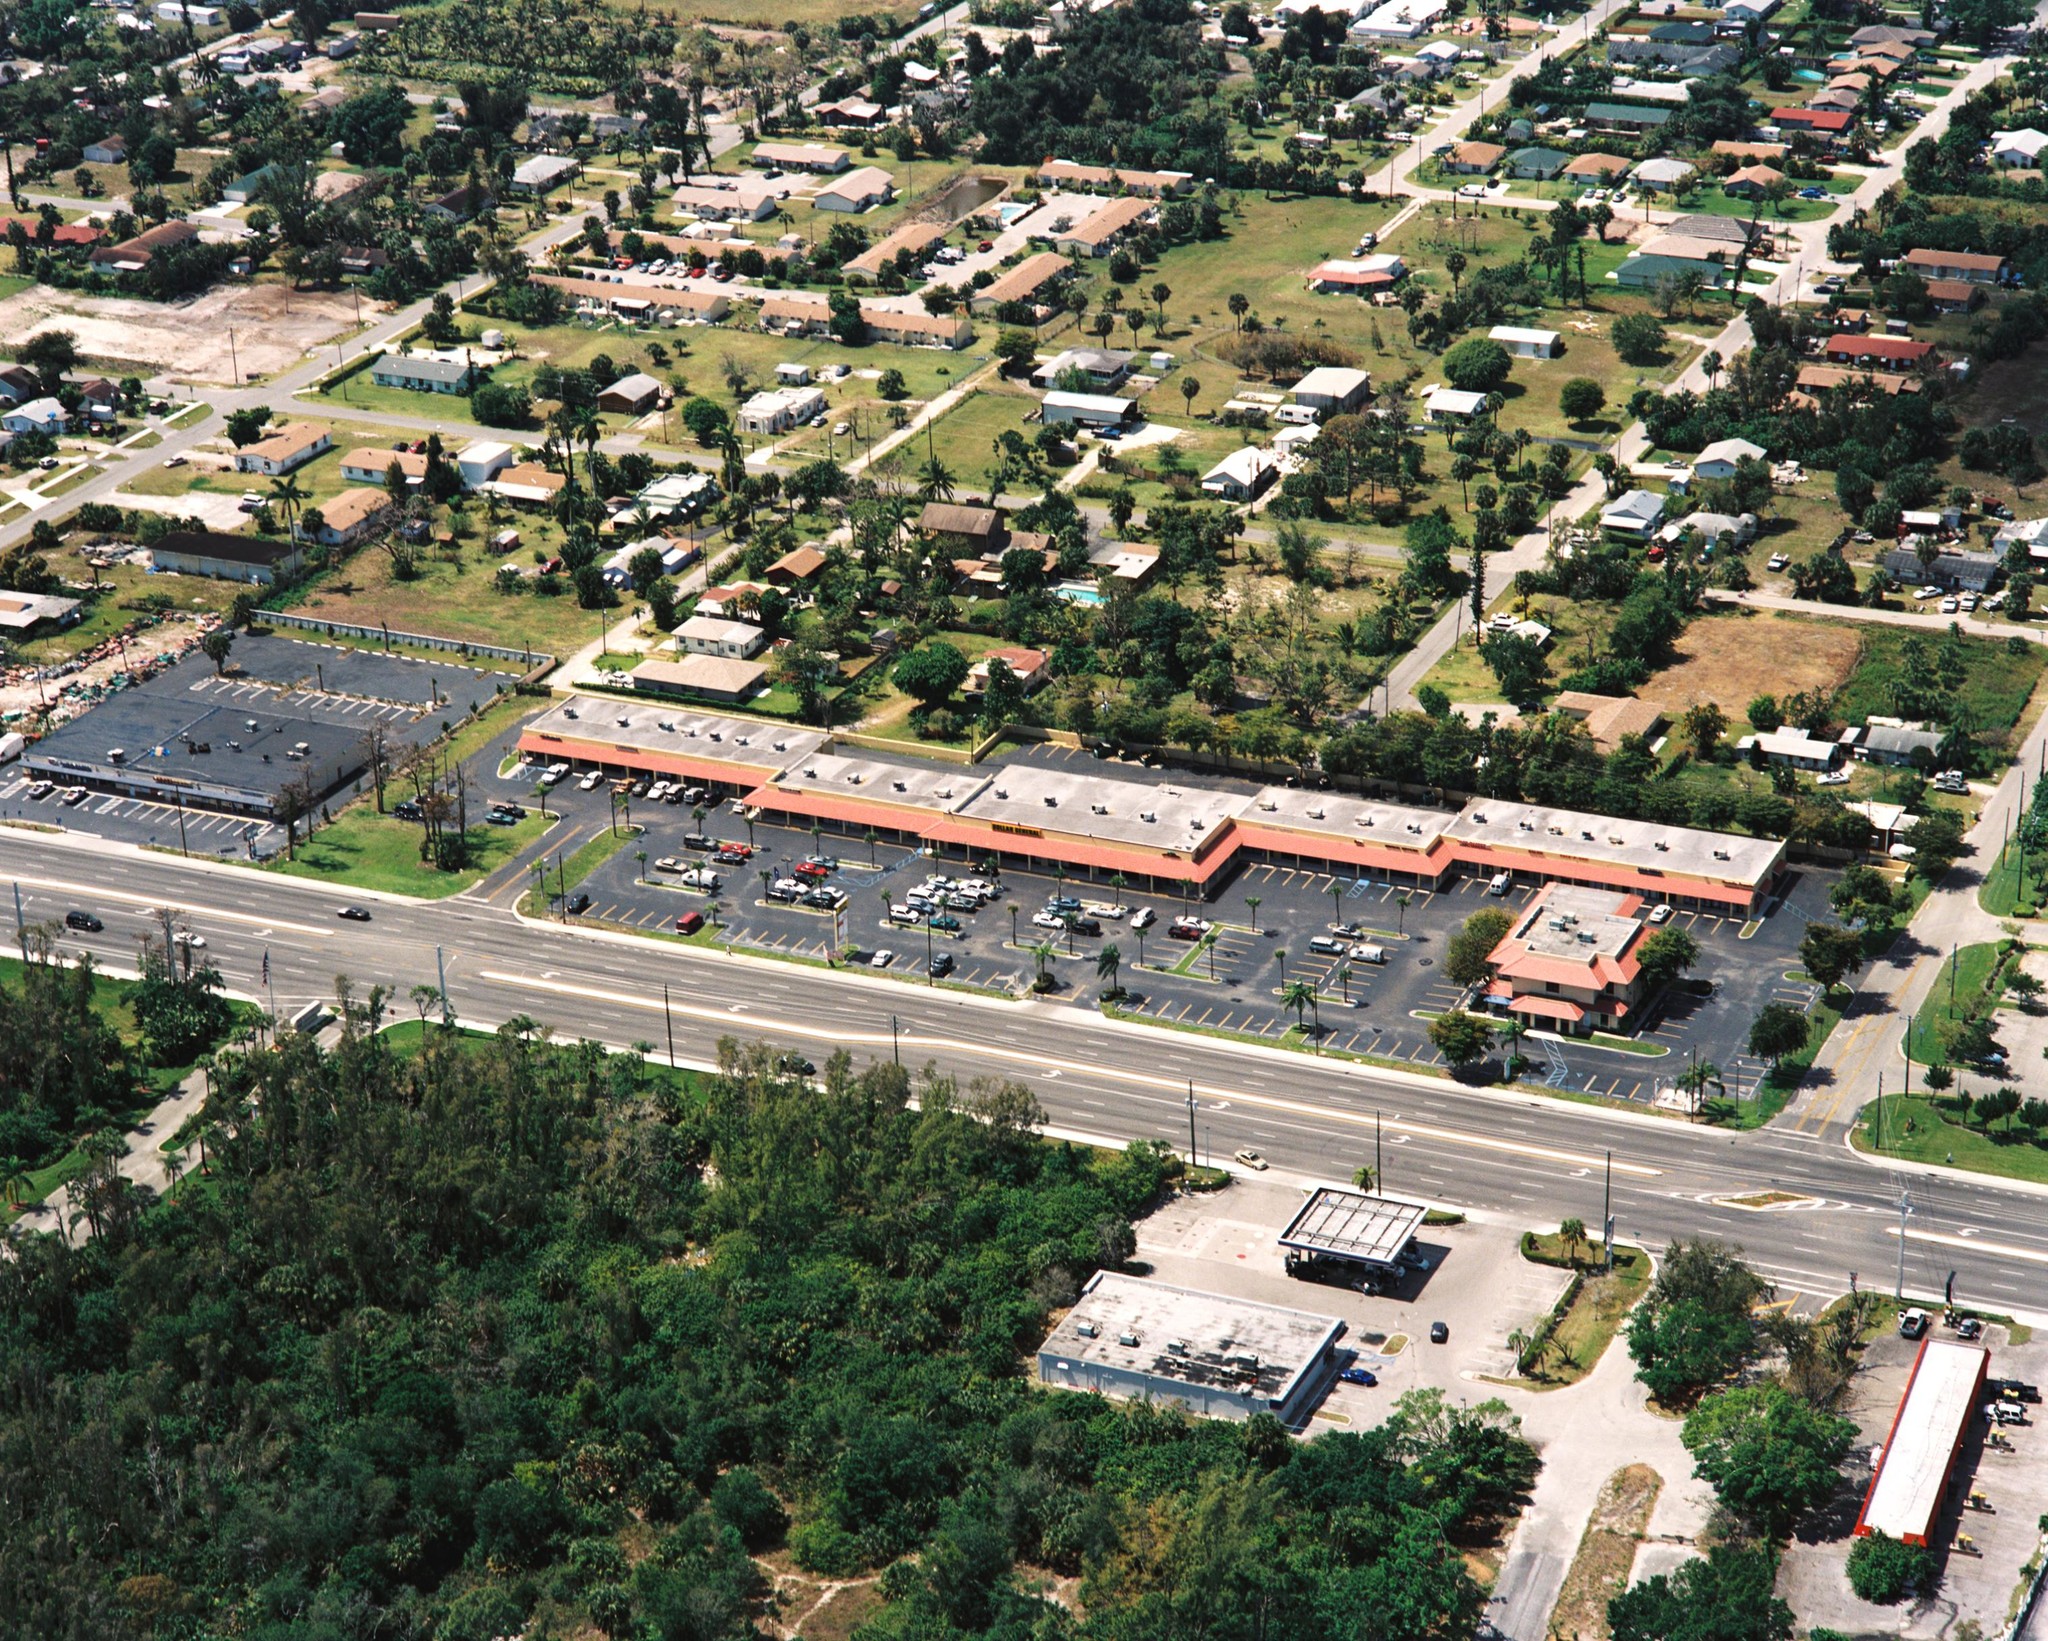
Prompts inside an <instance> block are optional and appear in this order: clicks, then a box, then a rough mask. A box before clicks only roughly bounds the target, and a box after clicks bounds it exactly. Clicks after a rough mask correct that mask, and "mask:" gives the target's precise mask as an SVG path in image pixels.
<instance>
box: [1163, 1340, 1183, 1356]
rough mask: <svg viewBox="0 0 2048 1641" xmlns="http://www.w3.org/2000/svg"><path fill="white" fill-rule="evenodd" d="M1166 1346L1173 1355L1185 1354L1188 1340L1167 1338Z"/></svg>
mask: <svg viewBox="0 0 2048 1641" xmlns="http://www.w3.org/2000/svg"><path fill="white" fill-rule="evenodd" d="M1166 1348H1167V1351H1168V1352H1169V1353H1170V1354H1172V1355H1174V1356H1185V1355H1187V1353H1188V1342H1187V1341H1186V1340H1185V1339H1169V1340H1167V1341H1166Z"/></svg>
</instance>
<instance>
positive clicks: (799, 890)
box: [768, 877, 804, 901]
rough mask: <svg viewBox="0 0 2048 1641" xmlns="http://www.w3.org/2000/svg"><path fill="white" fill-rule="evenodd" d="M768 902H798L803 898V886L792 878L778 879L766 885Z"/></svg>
mask: <svg viewBox="0 0 2048 1641" xmlns="http://www.w3.org/2000/svg"><path fill="white" fill-rule="evenodd" d="M768 898H769V899H770V900H787V901H799V900H802V899H803V898H804V886H803V884H802V883H800V882H799V881H798V880H797V879H795V878H793V877H779V878H777V879H776V880H775V881H774V882H773V883H771V884H769V885H768Z"/></svg>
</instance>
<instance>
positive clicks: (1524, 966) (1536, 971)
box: [1495, 936, 1642, 986]
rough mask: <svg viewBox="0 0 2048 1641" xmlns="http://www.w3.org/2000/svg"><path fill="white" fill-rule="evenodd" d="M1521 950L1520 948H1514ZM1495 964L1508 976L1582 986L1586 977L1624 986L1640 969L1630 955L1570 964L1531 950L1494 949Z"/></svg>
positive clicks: (1532, 983)
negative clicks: (1621, 960)
mask: <svg viewBox="0 0 2048 1641" xmlns="http://www.w3.org/2000/svg"><path fill="white" fill-rule="evenodd" d="M1512 939H1513V937H1512V936H1510V937H1509V939H1507V940H1503V941H1502V942H1501V945H1502V946H1508V945H1509V944H1511V942H1512ZM1516 951H1517V952H1520V948H1516ZM1495 961H1496V967H1497V968H1498V970H1499V972H1500V973H1502V974H1504V975H1507V976H1509V977H1510V978H1511V979H1515V980H1522V981H1526V982H1528V983H1529V984H1531V985H1541V984H1542V983H1543V982H1544V981H1546V980H1555V981H1556V982H1557V983H1558V984H1559V985H1560V986H1583V985H1585V984H1586V981H1587V979H1588V977H1590V978H1592V979H1595V980H1598V981H1599V982H1600V983H1601V984H1602V985H1606V986H1625V985H1627V984H1628V983H1629V982H1630V981H1631V980H1633V979H1634V978H1635V977H1636V975H1637V974H1639V973H1640V972H1641V971H1642V965H1641V964H1640V963H1638V962H1636V961H1635V960H1634V959H1633V958H1631V959H1629V960H1628V961H1627V962H1626V963H1617V962H1616V961H1615V960H1614V959H1613V958H1611V957H1604V956H1603V957H1594V958H1591V959H1589V960H1588V961H1586V962H1584V963H1573V962H1570V961H1568V960H1566V959H1565V958H1562V957H1539V956H1537V955H1535V954H1534V953H1530V952H1520V955H1515V954H1514V953H1511V954H1510V955H1508V956H1507V957H1501V956H1500V955H1499V952H1498V950H1496V952H1495Z"/></svg>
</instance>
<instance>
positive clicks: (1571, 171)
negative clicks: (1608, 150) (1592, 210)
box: [1564, 154, 1629, 181]
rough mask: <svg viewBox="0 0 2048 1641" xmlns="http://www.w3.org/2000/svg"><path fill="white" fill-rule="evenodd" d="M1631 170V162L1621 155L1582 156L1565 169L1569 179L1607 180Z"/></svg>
mask: <svg viewBox="0 0 2048 1641" xmlns="http://www.w3.org/2000/svg"><path fill="white" fill-rule="evenodd" d="M1628 168H1629V161H1627V160H1625V159H1623V158H1622V157H1621V156H1620V155H1619V154H1581V155H1579V157H1578V158H1577V159H1575V160H1573V161H1572V162H1571V164H1569V165H1567V166H1566V167H1565V168H1564V174H1565V175H1566V176H1568V177H1596V178H1599V179H1601V180H1603V181H1604V180H1605V179H1606V178H1608V177H1618V176H1620V175H1621V174H1622V173H1623V172H1625V171H1626V170H1627V169H1628Z"/></svg>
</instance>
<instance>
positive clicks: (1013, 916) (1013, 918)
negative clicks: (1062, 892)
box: [882, 895, 1017, 946]
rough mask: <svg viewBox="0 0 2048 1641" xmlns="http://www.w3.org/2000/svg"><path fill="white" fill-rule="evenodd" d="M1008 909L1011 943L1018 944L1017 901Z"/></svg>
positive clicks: (1012, 902) (1011, 903)
mask: <svg viewBox="0 0 2048 1641" xmlns="http://www.w3.org/2000/svg"><path fill="white" fill-rule="evenodd" d="M882 898H883V899H884V900H886V899H888V896H886V895H884V896H883V897H882ZM1007 909H1008V911H1009V914H1010V944H1011V945H1013V946H1014V945H1016V944H1017V903H1016V902H1015V901H1014V900H1013V901H1011V902H1010V903H1009V905H1008V908H1007Z"/></svg>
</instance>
